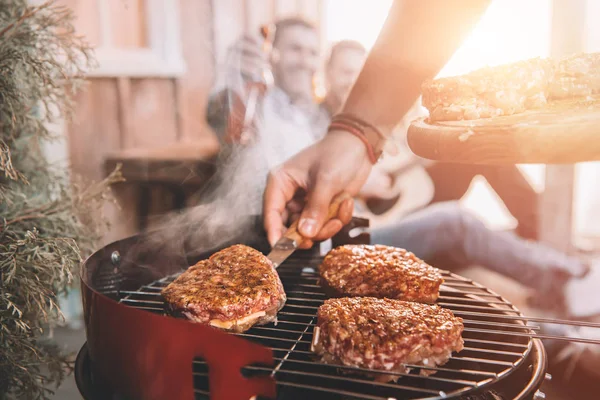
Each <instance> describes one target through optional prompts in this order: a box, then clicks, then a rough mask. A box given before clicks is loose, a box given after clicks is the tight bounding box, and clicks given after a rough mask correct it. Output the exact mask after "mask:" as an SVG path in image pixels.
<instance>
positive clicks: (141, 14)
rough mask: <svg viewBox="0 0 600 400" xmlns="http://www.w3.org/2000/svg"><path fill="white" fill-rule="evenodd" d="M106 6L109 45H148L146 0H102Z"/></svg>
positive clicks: (125, 46)
mask: <svg viewBox="0 0 600 400" xmlns="http://www.w3.org/2000/svg"><path fill="white" fill-rule="evenodd" d="M102 1H106V5H107V7H108V19H109V22H108V23H109V25H110V31H111V40H112V43H110V45H111V46H114V47H118V48H133V49H136V48H140V47H147V46H148V44H149V43H148V26H147V22H148V21H147V15H148V10H147V8H146V7H147V5H146V0H126V1H123V0H102Z"/></svg>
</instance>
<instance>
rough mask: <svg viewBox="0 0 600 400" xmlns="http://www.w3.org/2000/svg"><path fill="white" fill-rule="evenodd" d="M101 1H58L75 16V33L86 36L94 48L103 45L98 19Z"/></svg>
mask: <svg viewBox="0 0 600 400" xmlns="http://www.w3.org/2000/svg"><path fill="white" fill-rule="evenodd" d="M98 1H99V0H58V1H57V3H58V4H60V5H63V6H65V7H68V8H70V9H71V10H72V11H73V13H74V15H75V21H74V23H73V25H74V27H75V31H76V32H77V34H79V35H83V36H85V40H86V41H87V42H88V43H89V44H91V45H92V46H98V45H100V44H102V43H101V32H100V19H99V18H98V7H97V2H98Z"/></svg>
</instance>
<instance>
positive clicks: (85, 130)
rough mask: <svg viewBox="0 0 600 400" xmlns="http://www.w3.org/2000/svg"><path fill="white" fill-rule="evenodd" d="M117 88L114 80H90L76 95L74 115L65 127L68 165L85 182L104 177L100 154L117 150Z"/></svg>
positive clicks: (102, 161) (101, 155) (102, 158)
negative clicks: (84, 179) (66, 129)
mask: <svg viewBox="0 0 600 400" xmlns="http://www.w3.org/2000/svg"><path fill="white" fill-rule="evenodd" d="M117 98H118V94H117V85H116V82H115V80H114V79H95V80H93V81H90V82H89V84H88V86H87V88H86V89H85V90H84V91H81V92H79V93H78V94H77V95H76V98H75V102H76V104H77V110H76V114H75V116H74V118H73V121H72V122H71V123H70V124H69V126H68V137H69V153H70V158H71V165H72V167H73V171H74V172H75V173H76V174H79V175H82V176H83V177H85V178H87V179H94V180H100V179H102V178H103V177H104V170H103V163H104V154H105V153H107V152H109V151H114V150H116V149H119V147H120V138H119V135H120V127H119V112H118V103H117Z"/></svg>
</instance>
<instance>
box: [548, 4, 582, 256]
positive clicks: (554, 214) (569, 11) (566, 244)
mask: <svg viewBox="0 0 600 400" xmlns="http://www.w3.org/2000/svg"><path fill="white" fill-rule="evenodd" d="M552 10H553V12H552V32H551V34H552V37H551V48H550V55H551V56H553V57H559V56H562V55H565V54H568V53H575V52H578V51H581V50H583V41H584V32H585V31H584V29H585V26H586V24H585V20H586V0H553V1H552ZM545 180H546V184H545V189H544V192H543V193H542V195H541V198H540V216H541V218H540V230H539V231H540V240H541V241H542V242H545V243H547V244H549V245H551V246H553V247H555V248H557V249H559V250H562V251H565V252H568V251H570V250H572V247H573V246H572V240H573V191H574V188H575V167H574V166H573V165H562V166H552V165H548V166H546V176H545Z"/></svg>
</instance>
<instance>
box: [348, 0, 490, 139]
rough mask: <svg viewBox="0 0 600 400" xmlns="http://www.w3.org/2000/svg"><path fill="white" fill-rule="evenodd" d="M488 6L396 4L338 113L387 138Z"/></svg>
mask: <svg viewBox="0 0 600 400" xmlns="http://www.w3.org/2000/svg"><path fill="white" fill-rule="evenodd" d="M490 2H491V1H490V0H452V1H450V0H419V1H413V0H404V1H401V0H396V1H394V3H393V5H392V8H391V10H390V12H389V14H388V17H387V20H386V22H385V24H384V26H383V28H382V30H381V32H380V34H379V37H378V38H377V41H376V43H375V45H374V46H373V49H372V50H371V52H370V53H369V56H368V58H367V60H366V62H365V65H364V67H363V69H362V71H361V73H360V75H359V77H358V79H357V81H356V83H355V84H354V87H353V89H352V91H351V93H350V95H349V97H348V99H347V101H346V103H345V105H344V108H343V112H344V113H349V114H352V115H354V116H356V117H358V118H360V119H362V120H364V121H367V122H369V123H370V124H372V125H375V126H376V127H377V128H378V129H379V130H380V131H381V132H382V133H383V134H384V135H385V136H389V135H390V134H391V132H392V130H393V128H394V127H395V126H396V124H397V123H398V121H400V119H401V118H402V117H403V116H404V115H405V114H406V113H407V112H408V111H409V109H410V108H411V107H412V105H413V104H414V103H415V101H416V100H417V99H418V97H419V95H420V92H421V84H422V83H423V81H425V80H427V79H430V78H433V77H435V76H436V75H437V74H438V73H439V71H440V70H441V69H442V68H443V67H444V65H445V64H446V63H447V62H448V60H449V59H450V57H451V56H452V54H453V53H454V52H455V51H456V49H457V48H458V47H459V46H460V44H461V43H462V42H463V41H464V39H465V38H466V37H467V35H468V34H469V33H470V32H471V30H472V29H473V27H474V26H475V24H476V23H477V21H478V20H479V19H480V18H481V16H482V15H483V13H484V12H485V10H486V9H487V7H488V6H489V4H490Z"/></svg>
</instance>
